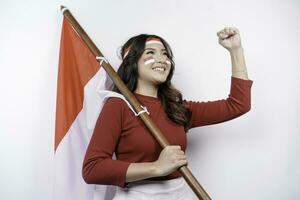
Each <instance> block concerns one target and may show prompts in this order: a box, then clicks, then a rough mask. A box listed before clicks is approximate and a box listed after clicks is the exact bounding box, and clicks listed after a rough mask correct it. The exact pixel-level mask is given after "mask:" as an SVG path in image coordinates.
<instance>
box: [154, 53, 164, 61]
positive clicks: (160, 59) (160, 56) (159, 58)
mask: <svg viewBox="0 0 300 200" xmlns="http://www.w3.org/2000/svg"><path fill="white" fill-rule="evenodd" d="M155 60H156V62H160V63H165V62H166V58H165V56H164V55H160V54H158V55H156V58H155Z"/></svg>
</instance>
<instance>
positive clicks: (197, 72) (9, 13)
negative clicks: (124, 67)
mask: <svg viewBox="0 0 300 200" xmlns="http://www.w3.org/2000/svg"><path fill="white" fill-rule="evenodd" d="M61 4H63V5H65V6H67V7H68V8H69V9H70V10H71V12H72V13H73V15H74V16H75V17H76V18H77V20H78V21H79V23H80V24H81V25H82V26H83V28H84V29H85V30H86V31H87V33H88V34H89V35H90V37H91V38H92V39H93V41H94V42H95V43H96V45H97V46H98V47H99V49H100V50H101V51H102V53H103V54H104V55H105V56H106V57H107V58H108V60H109V61H110V63H111V64H112V65H113V66H114V67H115V68H117V67H118V65H119V64H120V62H121V61H120V59H119V58H118V56H117V53H116V52H117V50H118V49H119V48H120V46H121V45H122V44H123V43H124V42H125V41H126V40H127V39H129V38H130V37H132V36H134V35H137V34H140V33H149V34H157V35H160V36H162V37H163V38H165V39H166V40H167V41H168V43H169V44H170V45H171V48H172V50H173V52H174V55H175V63H176V71H175V75H174V79H173V82H174V84H175V85H176V86H177V88H178V89H179V90H180V91H182V93H183V95H184V97H185V98H186V99H192V100H199V101H208V100H217V99H222V98H227V96H228V94H229V89H230V76H231V62H230V55H229V53H228V52H227V50H226V49H224V48H223V47H222V46H221V45H219V44H218V40H217V35H216V33H217V31H219V30H221V29H222V28H224V27H225V26H233V27H237V28H238V29H239V30H240V33H241V38H242V45H243V47H244V53H245V58H246V65H247V68H248V74H249V79H251V80H253V81H254V83H253V86H252V108H251V111H250V112H248V113H247V114H245V115H243V116H241V117H239V118H237V119H234V120H231V121H229V122H225V123H221V124H218V125H211V126H206V127H200V128H195V129H192V130H191V131H190V132H189V134H188V149H187V155H188V160H189V168H190V169H191V170H192V172H193V173H194V175H195V176H196V178H197V179H198V180H199V182H200V183H201V184H202V186H203V187H204V188H205V190H206V191H207V192H208V193H209V194H210V196H211V197H212V198H213V199H216V200H241V199H243V200H253V199H254V200H269V199H272V200H298V199H300V161H299V160H300V159H299V151H300V136H299V134H300V119H299V116H297V115H296V114H297V113H299V111H300V106H299V102H300V88H299V86H300V68H299V64H300V56H299V52H300V39H299V38H300V37H299V36H300V23H299V20H300V2H299V1H297V0H294V1H292V0H287V1H280V0H277V1H270V0H267V1H258V0H256V1H253V0H251V1H250V0H248V1H237V0H235V1H234V0H227V1H221V0H220V1H216V0H206V1H204V0H202V1H200V0H190V1H188V0H187V1H180V0H177V1H175V0H172V1H171V0H169V1H167V0H165V1H162V0H160V1H159V0H151V1H150V0H148V1H145V0H126V1H125V0H110V1H108V0H107V1H103V0H97V1H78V0H76V1H41V0H39V1H37V0H36V1H32V0H31V1H21V0H20V1H8V0H7V1H3V0H1V1H0V27H1V30H0V68H1V73H0V81H1V83H0V92H1V100H0V106H1V109H0V159H1V161H0V199H3V200H11V199H12V200H15V199H16V200H17V199H23V200H35V199H44V200H48V199H52V187H53V155H54V154H53V153H54V150H53V146H54V125H55V123H54V122H55V105H56V78H57V68H58V53H59V42H60V31H61V22H62V14H61V13H60V10H59V6H60V5H61Z"/></svg>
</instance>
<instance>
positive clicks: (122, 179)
mask: <svg viewBox="0 0 300 200" xmlns="http://www.w3.org/2000/svg"><path fill="white" fill-rule="evenodd" d="M117 161H118V164H117V165H116V167H117V168H118V171H120V172H121V173H120V176H119V178H118V182H117V186H119V187H122V188H124V187H126V185H127V184H128V183H127V182H126V173H127V169H128V167H129V165H130V164H131V163H129V162H126V161H122V160H117Z"/></svg>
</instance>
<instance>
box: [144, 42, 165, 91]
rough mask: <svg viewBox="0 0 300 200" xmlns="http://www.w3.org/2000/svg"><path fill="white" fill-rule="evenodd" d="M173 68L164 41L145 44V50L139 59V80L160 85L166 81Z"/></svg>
mask: <svg viewBox="0 0 300 200" xmlns="http://www.w3.org/2000/svg"><path fill="white" fill-rule="evenodd" d="M170 69H171V62H170V59H169V58H168V56H167V51H166V49H165V47H164V46H163V44H162V43H151V44H147V43H146V45H145V50H144V52H143V54H142V56H141V57H140V59H139V60H138V72H139V77H138V82H142V83H144V84H145V83H149V84H154V85H159V84H161V83H163V82H165V81H166V79H167V77H168V74H169V72H170Z"/></svg>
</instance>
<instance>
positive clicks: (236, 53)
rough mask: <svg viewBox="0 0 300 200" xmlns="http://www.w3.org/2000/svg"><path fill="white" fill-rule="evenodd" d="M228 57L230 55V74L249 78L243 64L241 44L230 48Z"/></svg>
mask: <svg viewBox="0 0 300 200" xmlns="http://www.w3.org/2000/svg"><path fill="white" fill-rule="evenodd" d="M230 57H231V65H232V68H231V73H232V76H233V77H236V78H241V79H245V80H249V79H248V73H247V68H246V64H245V57H244V49H243V47H242V46H241V47H240V48H237V49H233V50H231V51H230Z"/></svg>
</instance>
